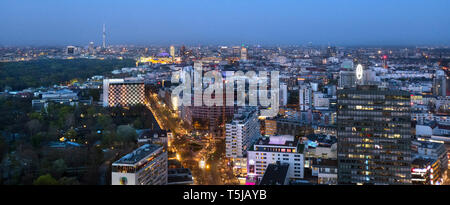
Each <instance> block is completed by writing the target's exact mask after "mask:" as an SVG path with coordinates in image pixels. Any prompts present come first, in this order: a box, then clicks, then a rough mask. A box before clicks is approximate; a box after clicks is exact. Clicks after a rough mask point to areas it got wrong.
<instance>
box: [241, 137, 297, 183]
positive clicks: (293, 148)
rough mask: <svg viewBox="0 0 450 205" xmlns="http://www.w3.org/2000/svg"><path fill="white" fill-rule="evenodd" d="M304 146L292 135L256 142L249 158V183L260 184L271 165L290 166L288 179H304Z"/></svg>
mask: <svg viewBox="0 0 450 205" xmlns="http://www.w3.org/2000/svg"><path fill="white" fill-rule="evenodd" d="M303 150H304V145H303V144H300V142H299V140H298V139H296V138H295V137H294V136H291V135H281V136H270V137H266V138H261V139H259V140H258V141H256V142H255V144H254V145H253V147H251V148H250V149H249V151H248V156H247V163H248V167H247V183H248V184H258V182H259V181H261V179H262V177H263V176H264V173H265V171H266V169H267V167H268V166H269V164H277V163H281V164H289V170H288V173H287V178H289V179H292V180H296V179H302V178H303V177H304V155H303Z"/></svg>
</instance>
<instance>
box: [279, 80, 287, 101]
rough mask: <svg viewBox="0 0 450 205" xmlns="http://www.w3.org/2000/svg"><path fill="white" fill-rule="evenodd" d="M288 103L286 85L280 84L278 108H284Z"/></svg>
mask: <svg viewBox="0 0 450 205" xmlns="http://www.w3.org/2000/svg"><path fill="white" fill-rule="evenodd" d="M287 103H288V91H287V84H286V83H280V106H286V105H287Z"/></svg>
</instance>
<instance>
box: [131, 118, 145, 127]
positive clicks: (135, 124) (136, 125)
mask: <svg viewBox="0 0 450 205" xmlns="http://www.w3.org/2000/svg"><path fill="white" fill-rule="evenodd" d="M133 127H134V128H136V129H143V128H144V125H143V124H142V120H141V118H137V119H136V120H135V121H134V122H133Z"/></svg>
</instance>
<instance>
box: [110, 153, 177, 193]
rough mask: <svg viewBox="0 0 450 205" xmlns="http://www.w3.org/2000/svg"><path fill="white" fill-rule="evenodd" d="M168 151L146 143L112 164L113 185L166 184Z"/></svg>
mask: <svg viewBox="0 0 450 205" xmlns="http://www.w3.org/2000/svg"><path fill="white" fill-rule="evenodd" d="M167 169H168V164H167V152H166V150H165V149H164V148H163V146H161V145H154V144H145V145H143V146H141V147H139V148H138V149H136V150H134V151H133V152H131V153H129V154H127V155H125V156H123V157H122V158H120V159H119V160H117V161H116V162H114V163H113V164H112V173H111V184H112V185H166V184H167V175H168V174H167V173H168V172H167Z"/></svg>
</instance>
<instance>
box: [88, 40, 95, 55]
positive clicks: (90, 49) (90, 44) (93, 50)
mask: <svg viewBox="0 0 450 205" xmlns="http://www.w3.org/2000/svg"><path fill="white" fill-rule="evenodd" d="M88 52H89V54H91V55H93V54H95V47H94V42H89V46H88Z"/></svg>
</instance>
